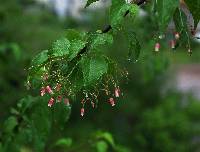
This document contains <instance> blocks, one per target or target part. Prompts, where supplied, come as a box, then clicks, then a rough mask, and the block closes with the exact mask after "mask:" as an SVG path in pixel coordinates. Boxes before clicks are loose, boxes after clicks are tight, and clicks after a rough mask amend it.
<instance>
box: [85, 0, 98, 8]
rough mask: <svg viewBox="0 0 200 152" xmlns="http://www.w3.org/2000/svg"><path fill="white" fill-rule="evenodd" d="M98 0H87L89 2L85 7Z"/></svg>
mask: <svg viewBox="0 0 200 152" xmlns="http://www.w3.org/2000/svg"><path fill="white" fill-rule="evenodd" d="M96 1H98V0H87V4H86V6H85V7H88V6H89V5H91V4H92V3H94V2H96Z"/></svg>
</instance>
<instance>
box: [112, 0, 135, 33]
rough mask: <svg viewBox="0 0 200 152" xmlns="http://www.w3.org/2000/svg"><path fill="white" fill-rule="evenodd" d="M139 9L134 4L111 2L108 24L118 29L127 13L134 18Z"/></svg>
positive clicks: (115, 0) (120, 0) (119, 1)
mask: <svg viewBox="0 0 200 152" xmlns="http://www.w3.org/2000/svg"><path fill="white" fill-rule="evenodd" d="M138 10H139V7H138V6H137V5H135V4H126V3H125V1H124V0H112V6H111V9H110V22H111V26H112V28H114V29H119V28H120V25H121V24H122V21H123V19H124V17H125V15H126V14H127V13H130V14H131V16H134V17H135V16H136V15H137V13H138Z"/></svg>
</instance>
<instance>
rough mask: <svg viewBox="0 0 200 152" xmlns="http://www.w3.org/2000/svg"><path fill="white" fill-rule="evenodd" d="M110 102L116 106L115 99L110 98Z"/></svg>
mask: <svg viewBox="0 0 200 152" xmlns="http://www.w3.org/2000/svg"><path fill="white" fill-rule="evenodd" d="M108 102H109V103H110V104H111V106H112V107H114V106H115V101H114V99H113V98H110V99H109V101H108Z"/></svg>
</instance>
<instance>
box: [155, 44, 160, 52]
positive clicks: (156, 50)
mask: <svg viewBox="0 0 200 152" xmlns="http://www.w3.org/2000/svg"><path fill="white" fill-rule="evenodd" d="M159 51H160V43H156V44H155V52H159Z"/></svg>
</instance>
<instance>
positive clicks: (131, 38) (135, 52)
mask: <svg viewBox="0 0 200 152" xmlns="http://www.w3.org/2000/svg"><path fill="white" fill-rule="evenodd" d="M126 35H127V39H128V42H129V53H128V58H129V59H133V60H134V61H137V60H138V58H139V55H140V50H141V46H140V42H139V41H138V39H137V37H136V34H135V32H133V31H127V32H126Z"/></svg>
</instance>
